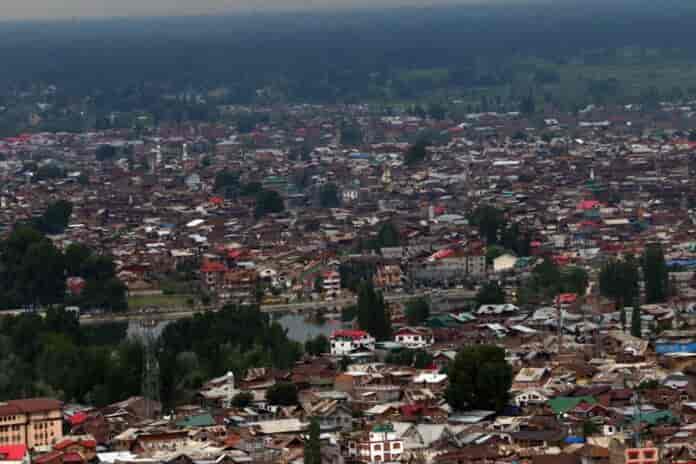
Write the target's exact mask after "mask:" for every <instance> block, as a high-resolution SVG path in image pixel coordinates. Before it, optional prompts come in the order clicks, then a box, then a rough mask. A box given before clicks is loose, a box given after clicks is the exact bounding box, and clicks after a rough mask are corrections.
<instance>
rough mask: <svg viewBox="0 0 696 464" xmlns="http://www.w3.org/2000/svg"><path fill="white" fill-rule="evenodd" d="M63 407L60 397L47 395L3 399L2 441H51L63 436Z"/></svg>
mask: <svg viewBox="0 0 696 464" xmlns="http://www.w3.org/2000/svg"><path fill="white" fill-rule="evenodd" d="M62 408H63V404H62V403H61V402H60V401H57V400H52V399H46V398H29V399H23V400H10V401H7V402H4V403H0V445H25V446H26V447H27V448H29V449H34V448H40V447H45V446H49V445H52V444H53V443H55V442H56V441H58V440H60V439H61V438H62V437H63V413H62Z"/></svg>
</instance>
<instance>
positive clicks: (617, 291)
mask: <svg viewBox="0 0 696 464" xmlns="http://www.w3.org/2000/svg"><path fill="white" fill-rule="evenodd" d="M639 279H640V274H639V272H638V263H637V262H636V260H635V258H633V256H627V257H626V258H625V259H623V260H610V261H608V262H606V263H605V264H604V265H603V266H602V269H601V270H600V272H599V292H600V294H601V295H602V296H605V297H607V298H611V299H612V300H614V302H615V303H616V305H617V307H619V308H622V307H623V306H625V305H626V304H627V303H630V302H631V301H633V300H634V299H635V298H636V296H637V295H638V294H639Z"/></svg>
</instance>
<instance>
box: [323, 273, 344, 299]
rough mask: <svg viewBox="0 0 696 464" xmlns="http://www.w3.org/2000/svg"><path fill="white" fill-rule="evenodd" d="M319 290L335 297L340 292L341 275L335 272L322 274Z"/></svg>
mask: <svg viewBox="0 0 696 464" xmlns="http://www.w3.org/2000/svg"><path fill="white" fill-rule="evenodd" d="M321 288H322V290H323V291H324V293H326V294H327V295H332V296H333V295H336V294H337V293H338V292H339V291H340V290H341V275H340V274H339V273H338V272H336V271H328V272H325V273H323V274H322V276H321Z"/></svg>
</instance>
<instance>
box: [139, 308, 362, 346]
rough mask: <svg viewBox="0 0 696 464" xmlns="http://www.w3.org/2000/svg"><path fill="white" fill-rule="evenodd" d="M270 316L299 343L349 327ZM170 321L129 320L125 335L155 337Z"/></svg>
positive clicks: (297, 317)
mask: <svg viewBox="0 0 696 464" xmlns="http://www.w3.org/2000/svg"><path fill="white" fill-rule="evenodd" d="M271 317H272V320H274V321H276V322H278V323H279V324H280V325H281V326H282V327H283V328H284V329H286V330H287V331H288V338H289V339H290V340H293V341H296V342H300V343H304V342H306V341H307V340H310V339H312V338H315V337H316V336H317V335H320V334H323V335H325V336H327V337H329V336H331V334H332V333H333V332H334V330H338V329H345V328H349V326H348V325H346V324H345V323H343V322H341V321H340V320H339V319H325V320H320V321H316V320H311V319H308V318H307V317H306V316H304V315H301V314H284V315H282V316H280V317H274V316H271ZM170 322H171V321H160V322H159V323H157V325H155V326H154V327H143V325H142V324H141V323H140V322H139V321H130V322H129V323H128V331H127V335H126V336H127V337H129V338H142V337H144V336H145V335H150V336H151V337H153V338H157V337H159V336H160V334H161V333H162V330H164V328H165V327H166V326H167V324H169V323H170Z"/></svg>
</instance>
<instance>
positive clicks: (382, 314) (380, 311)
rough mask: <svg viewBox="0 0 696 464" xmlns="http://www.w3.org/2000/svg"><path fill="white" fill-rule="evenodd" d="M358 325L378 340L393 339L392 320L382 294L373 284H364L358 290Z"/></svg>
mask: <svg viewBox="0 0 696 464" xmlns="http://www.w3.org/2000/svg"><path fill="white" fill-rule="evenodd" d="M357 313H358V314H357V315H358V325H359V326H360V328H361V329H363V330H365V331H367V332H369V333H370V335H372V336H373V337H375V338H376V339H377V340H388V339H389V338H390V337H391V318H390V315H389V312H388V310H387V305H386V303H385V302H384V296H383V295H382V293H381V292H377V291H375V288H374V287H373V286H372V282H363V283H362V284H361V285H360V287H359V289H358V309H357Z"/></svg>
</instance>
